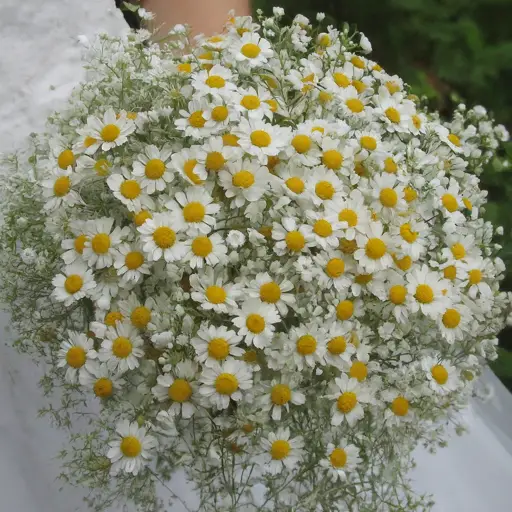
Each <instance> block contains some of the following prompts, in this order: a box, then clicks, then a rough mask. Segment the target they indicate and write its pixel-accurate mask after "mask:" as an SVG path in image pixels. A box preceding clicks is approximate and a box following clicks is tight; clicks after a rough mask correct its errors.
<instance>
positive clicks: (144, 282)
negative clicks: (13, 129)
mask: <svg viewBox="0 0 512 512" xmlns="http://www.w3.org/2000/svg"><path fill="white" fill-rule="evenodd" d="M282 15H283V12H282V10H281V9H279V8H276V9H275V10H274V16H273V17H270V18H264V17H262V16H261V15H260V17H259V19H258V23H256V22H254V21H253V20H252V19H251V18H249V17H243V18H232V19H230V20H229V22H228V23H227V25H226V30H225V32H224V33H223V34H222V35H217V36H214V37H210V38H200V39H199V41H197V42H196V44H195V46H194V45H192V44H191V43H192V42H191V41H189V35H188V31H187V29H186V28H185V27H182V26H177V27H175V28H174V29H173V31H171V37H170V38H169V41H168V42H167V43H165V44H162V45H156V44H152V43H151V42H149V37H150V34H149V33H148V32H146V31H139V32H136V33H132V34H130V35H128V36H126V37H124V38H111V37H107V36H102V37H101V38H100V39H99V40H98V41H97V42H96V43H95V44H94V45H92V46H91V47H90V49H89V55H88V65H87V70H88V76H87V81H86V82H85V83H83V84H82V85H81V86H80V87H78V88H77V89H76V90H75V91H74V93H73V94H72V97H71V99H70V101H69V104H68V106H67V108H65V109H64V110H63V111H62V112H60V113H58V114H55V115H53V116H52V117H51V118H50V120H49V125H48V132H47V133H46V134H43V135H39V136H35V135H34V136H33V137H32V142H31V149H30V151H29V154H28V158H24V157H23V155H14V156H11V157H6V158H5V159H4V160H5V161H4V170H6V172H4V177H3V183H2V188H3V195H4V203H3V205H2V214H3V222H4V227H3V230H4V236H3V237H2V240H1V241H0V247H1V256H2V263H3V265H2V271H1V274H2V280H3V286H4V288H3V300H4V301H5V302H8V303H9V304H10V306H11V314H12V319H13V322H14V325H15V328H16V331H17V333H18V335H19V338H18V339H17V341H16V344H17V345H18V347H19V348H20V350H22V351H25V352H29V353H31V354H32V355H33V357H34V358H36V359H37V360H39V361H41V360H42V361H45V362H46V363H47V365H46V375H45V377H44V378H43V380H42V385H43V387H44V389H45V391H46V392H50V391H52V390H53V389H54V388H59V394H60V395H59V396H60V397H61V402H62V403H61V405H60V406H55V405H52V406H51V407H49V408H48V409H47V410H46V411H44V412H46V413H49V414H51V415H52V416H53V418H54V419H55V420H56V421H57V423H59V424H61V425H66V426H68V425H70V421H71V416H72V415H73V416H75V415H83V417H84V418H86V419H88V420H89V421H88V422H86V425H85V426H84V425H83V424H82V426H81V427H80V430H79V431H78V432H75V433H74V434H73V435H72V437H71V440H70V443H69V445H68V447H67V448H66V450H64V452H63V453H62V457H63V460H64V466H65V473H64V477H65V478H66V479H67V480H68V481H70V482H74V483H81V484H86V485H88V486H89V487H90V488H91V489H92V491H91V495H90V497H89V498H88V500H89V503H90V505H91V506H92V507H94V508H95V510H98V511H100V510H101V511H103V510H105V509H106V507H108V506H109V505H110V504H111V503H113V502H115V501H116V500H118V499H122V498H131V499H133V500H134V501H135V502H136V503H137V504H138V506H139V509H140V510H143V511H155V510H160V509H161V508H162V509H163V506H164V505H163V503H162V501H161V499H160V498H158V497H157V495H156V484H157V483H158V482H160V483H164V484H165V483H166V482H169V480H171V478H172V476H173V474H174V473H175V472H176V471H182V472H183V471H184V472H185V474H186V477H187V479H188V480H189V481H190V482H192V483H193V487H194V490H195V491H194V492H195V493H196V497H197V500H199V501H198V503H199V505H198V506H197V507H196V508H197V509H198V510H201V511H220V510H222V511H227V510H229V511H238V510H244V511H245V510H247V511H253V510H261V511H270V510H279V511H285V510H286V511H291V510H293V511H320V510H321V511H372V512H373V511H376V510H379V511H380V510H382V511H385V510H396V511H398V510H408V511H409V510H416V509H420V510H425V509H426V508H428V506H429V503H428V499H427V498H424V497H422V496H416V495H415V494H414V492H413V491H412V489H411V488H410V485H409V483H408V482H407V478H406V476H407V472H408V470H409V469H410V467H411V464H412V459H411V452H412V450H413V449H414V447H415V446H416V445H417V444H418V443H420V442H424V443H426V444H428V445H432V446H435V445H436V444H438V443H440V442H443V440H444V436H445V426H446V425H447V424H448V423H449V422H456V421H457V419H456V418H457V412H458V411H460V410H461V409H463V408H464V407H465V405H466V403H467V400H468V398H469V397H470V396H471V394H472V390H473V386H474V382H475V380H476V379H475V377H477V376H478V375H479V374H480V373H481V371H482V368H483V366H484V365H485V363H486V360H487V359H492V358H494V357H496V343H497V339H496V334H497V332H498V331H499V330H500V329H501V328H502V326H503V323H504V320H505V317H506V314H507V311H508V309H509V304H510V300H509V297H508V296H507V295H506V294H505V293H500V291H499V281H500V279H501V278H502V275H503V272H504V266H503V263H502V261H501V260H500V259H499V258H498V257H497V256H496V252H497V250H498V249H499V246H498V245H496V244H495V243H493V236H494V230H493V227H492V226H491V225H490V224H489V223H488V222H485V221H484V220H483V219H482V212H483V207H484V205H485V200H486V193H485V192H483V191H481V190H480V189H479V179H478V174H479V173H480V172H481V170H482V166H483V165H484V164H485V163H486V162H487V161H488V160H489V159H490V158H491V156H492V155H493V153H494V152H495V150H496V148H497V147H498V144H499V141H503V140H506V139H507V137H508V134H507V133H506V131H505V129H504V128H503V127H500V126H497V127H495V126H494V125H493V123H492V120H491V118H490V116H489V115H488V114H487V112H486V111H485V109H483V108H482V107H476V108H474V109H472V110H466V109H465V108H464V106H460V107H459V109H458V110H457V112H456V113H455V116H454V118H453V120H452V121H451V122H449V123H444V122H442V121H441V120H440V119H439V116H438V115H437V114H435V113H429V112H427V111H426V109H425V108H423V107H422V106H421V104H420V102H419V100H418V98H416V97H414V96H411V95H409V94H408V92H407V87H406V85H405V84H404V83H403V81H402V80H401V79H400V78H399V77H398V76H390V75H389V74H388V73H386V72H385V71H384V70H383V69H382V68H381V67H380V66H379V65H378V64H377V63H376V62H373V61H372V60H370V59H369V58H368V57H366V56H365V55H366V54H368V53H369V52H370V50H371V47H370V43H369V41H368V40H367V39H366V37H364V35H363V34H359V33H357V32H351V31H350V30H349V29H348V27H344V28H343V29H342V30H338V29H336V28H334V27H326V28H324V29H322V28H321V21H322V15H319V16H318V18H317V19H318V21H319V22H320V25H318V26H315V27H313V26H312V24H310V22H309V21H308V20H307V19H306V18H305V17H303V16H298V17H296V18H295V19H294V21H293V22H292V24H291V25H290V26H282V25H281V23H280V19H281V17H282ZM322 30H323V31H322ZM193 46H194V49H193V50H190V48H191V47H193ZM86 401H87V402H89V407H86V403H85V402H86ZM91 402H95V405H94V406H92V405H91ZM96 406H97V407H96ZM91 407H94V408H95V409H94V411H93V412H91ZM82 423H84V422H82ZM112 476H115V478H112ZM169 492H170V501H171V502H173V501H174V502H175V501H177V500H178V499H179V498H178V496H177V495H176V494H175V493H174V492H172V491H169ZM187 506H188V505H187Z"/></svg>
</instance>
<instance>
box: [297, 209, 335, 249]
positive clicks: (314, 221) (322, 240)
mask: <svg viewBox="0 0 512 512" xmlns="http://www.w3.org/2000/svg"><path fill="white" fill-rule="evenodd" d="M306 217H308V219H309V220H310V222H311V224H308V225H306V226H305V229H306V233H307V234H306V239H307V240H308V242H312V244H311V245H312V246H313V247H320V248H322V249H324V250H326V249H328V248H330V249H333V248H337V247H338V245H339V243H340V238H342V230H341V222H339V221H338V220H337V218H336V217H334V216H332V217H329V216H327V215H324V214H322V213H318V212H314V211H311V210H309V211H306ZM308 245H309V244H308Z"/></svg>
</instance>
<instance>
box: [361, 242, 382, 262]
mask: <svg viewBox="0 0 512 512" xmlns="http://www.w3.org/2000/svg"><path fill="white" fill-rule="evenodd" d="M386 250H387V247H386V244H385V243H384V242H383V241H382V240H381V239H380V238H370V240H368V242H366V247H365V253H366V256H368V258H371V259H372V260H378V259H380V258H382V257H383V256H384V254H386Z"/></svg>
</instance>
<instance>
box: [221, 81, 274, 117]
mask: <svg viewBox="0 0 512 512" xmlns="http://www.w3.org/2000/svg"><path fill="white" fill-rule="evenodd" d="M270 99H272V95H271V94H270V93H269V92H268V90H266V89H263V88H262V87H259V88H258V90H256V89H255V88H254V87H248V88H245V89H244V88H241V87H240V88H238V89H237V92H236V94H235V95H234V97H233V98H231V101H232V102H233V104H234V106H235V108H236V110H237V111H238V112H239V113H240V114H241V115H244V116H246V117H247V118H248V119H250V120H257V119H263V118H264V117H266V118H268V119H270V120H272V110H271V107H270V105H269V103H267V101H268V100H270Z"/></svg>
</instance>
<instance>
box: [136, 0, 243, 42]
mask: <svg viewBox="0 0 512 512" xmlns="http://www.w3.org/2000/svg"><path fill="white" fill-rule="evenodd" d="M249 4H250V0H144V1H143V5H144V8H145V9H147V10H148V11H151V12H153V13H155V15H156V17H155V20H154V22H153V23H154V24H155V27H158V26H162V28H161V32H166V31H168V30H169V29H170V28H171V27H172V26H174V25H176V24H177V23H187V24H189V25H190V26H191V27H192V32H193V34H194V35H195V34H201V33H203V34H205V35H212V34H214V33H216V32H221V31H222V28H223V26H224V24H225V23H226V21H227V19H228V12H229V11H230V10H231V9H234V10H235V14H236V16H247V15H249V14H250V13H251V9H250V5H249Z"/></svg>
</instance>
